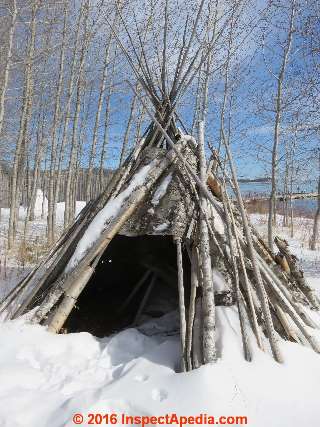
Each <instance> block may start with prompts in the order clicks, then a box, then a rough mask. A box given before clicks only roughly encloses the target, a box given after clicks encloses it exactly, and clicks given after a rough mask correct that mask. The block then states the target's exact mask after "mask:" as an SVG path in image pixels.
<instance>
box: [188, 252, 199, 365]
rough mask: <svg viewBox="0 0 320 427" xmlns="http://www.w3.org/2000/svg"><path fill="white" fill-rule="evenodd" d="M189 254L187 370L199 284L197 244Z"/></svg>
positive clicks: (190, 360) (190, 361) (189, 362)
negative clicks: (189, 286)
mask: <svg viewBox="0 0 320 427" xmlns="http://www.w3.org/2000/svg"><path fill="white" fill-rule="evenodd" d="M188 255H189V258H190V263H191V277H190V281H191V292H190V301H189V311H188V322H187V331H186V362H187V370H188V371H191V370H192V354H191V353H192V341H193V325H194V319H195V312H196V295H197V288H198V285H199V281H198V275H199V264H198V256H199V255H198V250H197V248H196V247H195V246H193V247H192V249H191V250H190V249H188Z"/></svg>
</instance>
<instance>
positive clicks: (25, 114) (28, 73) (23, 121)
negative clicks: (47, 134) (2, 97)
mask: <svg viewBox="0 0 320 427" xmlns="http://www.w3.org/2000/svg"><path fill="white" fill-rule="evenodd" d="M39 4H40V3H39V1H38V0H36V1H35V2H34V3H33V6H32V14H31V24H30V32H31V34H30V41H29V47H28V53H27V60H26V69H25V84H24V91H23V105H22V113H21V118H20V129H19V135H18V140H17V143H16V149H15V155H14V161H13V169H12V179H11V194H10V217H9V229H8V248H9V249H11V248H12V246H13V243H14V238H15V231H16V230H15V228H16V222H17V219H18V218H17V209H18V208H19V197H18V188H19V176H20V177H21V172H22V171H21V160H22V154H23V149H24V148H25V145H26V138H27V136H28V131H29V124H30V119H31V108H32V96H33V66H32V63H33V58H34V50H35V39H36V15H37V11H38V7H39Z"/></svg>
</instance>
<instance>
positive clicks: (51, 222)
mask: <svg viewBox="0 0 320 427" xmlns="http://www.w3.org/2000/svg"><path fill="white" fill-rule="evenodd" d="M67 17H68V5H67V2H66V3H65V7H64V22H63V34H62V46H61V51H60V65H59V76H58V83H57V91H56V97H55V106H54V114H53V123H52V130H51V156H50V172H49V188H48V220H47V228H48V246H49V247H50V246H51V245H52V244H53V243H54V241H55V215H54V211H55V207H54V204H55V197H54V185H55V180H56V163H57V128H58V121H59V118H60V101H61V94H62V86H63V84H62V83H63V74H64V63H65V48H66V33H67V31H66V30H67Z"/></svg>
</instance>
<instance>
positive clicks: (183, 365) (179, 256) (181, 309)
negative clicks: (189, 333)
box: [175, 238, 187, 372]
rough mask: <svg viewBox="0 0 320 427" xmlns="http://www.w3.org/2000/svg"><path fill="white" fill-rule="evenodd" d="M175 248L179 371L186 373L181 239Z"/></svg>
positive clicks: (177, 239)
mask: <svg viewBox="0 0 320 427" xmlns="http://www.w3.org/2000/svg"><path fill="white" fill-rule="evenodd" d="M175 241H176V246H177V270H178V292H179V314H180V343H181V370H182V372H185V371H186V365H187V364H186V330H187V327H186V308H185V303H184V284H183V259H182V247H181V239H180V238H176V239H175Z"/></svg>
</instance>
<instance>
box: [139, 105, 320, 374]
mask: <svg viewBox="0 0 320 427" xmlns="http://www.w3.org/2000/svg"><path fill="white" fill-rule="evenodd" d="M146 109H147V108H146ZM147 112H148V113H149V114H152V113H150V112H149V111H148V109H147ZM151 117H152V118H153V120H154V121H155V123H156V125H157V126H158V128H159V129H160V130H161V132H162V135H163V136H164V138H165V139H166V141H167V143H168V145H169V146H171V148H173V150H175V144H174V142H173V141H172V140H171V138H170V137H169V135H168V134H167V133H166V131H165V130H164V129H163V128H162V126H161V124H160V123H159V122H157V121H156V119H155V117H154V116H152V115H151ZM226 151H227V156H228V160H229V166H230V169H231V174H232V178H231V182H232V188H233V190H234V191H235V195H236V198H237V202H238V209H236V208H235V207H234V205H233V203H232V202H231V201H230V198H229V196H228V193H227V189H226V184H225V181H226V179H227V178H228V180H229V181H230V178H229V177H227V175H226V172H225V169H224V168H223V167H222V166H221V164H220V165H219V166H220V168H219V169H220V170H221V173H222V176H223V180H224V182H223V183H220V186H221V194H219V195H216V197H215V196H214V195H213V194H212V193H211V192H210V191H209V190H208V187H207V178H208V175H207V165H206V161H205V156H204V153H205V151H204V132H203V123H201V122H200V124H199V142H198V160H199V176H198V175H197V174H196V173H195V172H194V171H193V169H192V167H191V166H190V165H189V164H188V161H187V159H185V158H183V156H181V153H179V152H178V150H176V153H177V163H176V165H177V168H178V169H179V168H183V169H184V171H186V172H187V174H188V176H189V178H190V183H191V188H194V189H195V193H196V195H197V196H196V199H197V202H198V208H199V221H198V224H199V229H197V236H194V238H193V242H192V245H193V246H195V248H193V247H192V248H191V250H190V249H189V253H190V261H191V298H190V301H189V312H188V316H187V315H186V308H185V301H184V290H183V283H181V280H182V277H183V275H182V274H181V272H180V273H178V289H179V302H180V328H181V355H182V356H181V359H182V361H181V370H190V369H192V368H195V367H197V366H199V364H206V363H211V362H215V361H216V359H217V350H216V336H215V335H216V334H215V332H216V329H215V303H214V290H215V283H214V280H213V277H212V258H211V254H210V243H211V244H212V246H213V247H214V248H215V249H216V250H217V251H216V253H217V254H220V255H221V258H222V260H223V262H224V264H225V268H226V270H227V271H228V272H229V273H230V274H231V277H232V284H233V291H234V294H235V296H236V302H237V308H238V314H239V323H240V330H241V335H242V343H243V352H244V357H245V359H246V360H248V361H250V360H252V357H253V354H252V345H251V343H250V331H249V329H252V331H253V334H254V336H255V339H256V342H257V345H258V347H259V348H260V349H261V350H263V351H266V344H267V343H269V346H270V349H271V352H272V355H273V357H274V359H275V360H276V361H277V362H280V363H281V362H283V356H282V353H281V350H280V345H279V339H280V338H281V337H282V338H285V339H287V340H292V341H296V342H300V343H302V344H307V345H310V346H311V347H312V348H313V349H314V350H315V351H316V352H318V353H320V346H319V343H318V342H317V340H316V339H315V337H314V336H312V334H311V333H310V332H309V327H312V328H314V327H318V326H317V325H316V324H315V323H314V321H313V320H312V319H311V317H310V316H309V315H308V312H307V310H305V307H304V306H303V304H301V303H298V302H297V301H295V299H294V297H293V295H292V293H291V292H290V290H289V289H290V283H292V281H293V278H292V277H290V276H288V275H285V273H284V272H282V271H281V270H279V266H278V265H277V264H276V263H275V262H274V256H273V254H272V253H271V252H270V251H269V250H268V248H266V246H265V245H264V244H263V243H262V242H261V239H259V238H258V237H257V233H256V232H253V228H252V226H251V224H250V222H249V219H248V217H247V213H246V210H245V207H244V203H243V200H242V197H241V192H240V188H239V184H238V181H237V177H236V172H235V166H234V163H233V159H232V154H231V151H230V149H229V147H228V146H226ZM214 179H215V180H218V178H217V177H216V176H214ZM218 196H219V197H218ZM221 204H222V206H223V209H221ZM210 205H212V206H213V207H214V208H215V209H216V210H218V211H220V213H222V216H223V218H224V222H225V224H226V229H227V232H226V235H225V236H221V235H219V233H217V231H216V230H215V229H214V224H212V223H211V221H210V219H209V218H210V215H209V207H208V206H210ZM186 245H187V242H186ZM180 253H181V241H180V240H177V260H178V272H179V268H180V267H179V264H180V261H179V259H180V257H181V255H180ZM197 287H200V288H201V313H197V311H199V305H198V304H197V298H196V295H197V291H196V289H197ZM301 293H303V289H301ZM309 307H311V305H309ZM312 308H316V307H312ZM197 316H198V317H199V318H198V319H197ZM199 321H200V323H201V328H200V330H201V337H200V340H199V339H198V337H197V336H196V335H197V334H198V333H199V332H198V331H199V328H198V323H199ZM275 325H276V327H275ZM194 342H200V343H201V348H200V349H199V348H198V349H197V351H194ZM199 353H200V357H199Z"/></svg>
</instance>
